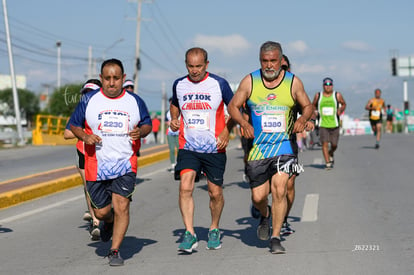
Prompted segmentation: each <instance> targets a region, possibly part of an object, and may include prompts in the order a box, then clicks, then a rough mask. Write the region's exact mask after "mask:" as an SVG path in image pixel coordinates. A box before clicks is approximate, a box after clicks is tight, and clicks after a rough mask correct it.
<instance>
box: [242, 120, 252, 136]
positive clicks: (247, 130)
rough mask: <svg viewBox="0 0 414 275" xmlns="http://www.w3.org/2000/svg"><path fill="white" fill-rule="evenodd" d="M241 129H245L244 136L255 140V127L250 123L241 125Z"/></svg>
mask: <svg viewBox="0 0 414 275" xmlns="http://www.w3.org/2000/svg"><path fill="white" fill-rule="evenodd" d="M240 127H242V128H243V136H244V137H245V138H247V139H253V138H254V129H253V126H252V125H250V123H245V124H244V125H243V126H241V125H240Z"/></svg>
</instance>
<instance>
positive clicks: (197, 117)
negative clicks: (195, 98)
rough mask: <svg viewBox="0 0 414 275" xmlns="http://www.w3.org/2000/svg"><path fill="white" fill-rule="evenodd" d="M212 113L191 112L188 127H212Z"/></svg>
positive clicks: (202, 128)
mask: <svg viewBox="0 0 414 275" xmlns="http://www.w3.org/2000/svg"><path fill="white" fill-rule="evenodd" d="M209 125H210V114H209V113H195V114H190V116H189V118H188V119H187V128H190V129H197V130H209V129H210V126H209Z"/></svg>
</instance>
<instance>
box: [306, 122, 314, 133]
mask: <svg viewBox="0 0 414 275" xmlns="http://www.w3.org/2000/svg"><path fill="white" fill-rule="evenodd" d="M305 130H306V131H308V132H310V131H313V130H315V122H314V121H312V120H309V121H307V122H306V124H305Z"/></svg>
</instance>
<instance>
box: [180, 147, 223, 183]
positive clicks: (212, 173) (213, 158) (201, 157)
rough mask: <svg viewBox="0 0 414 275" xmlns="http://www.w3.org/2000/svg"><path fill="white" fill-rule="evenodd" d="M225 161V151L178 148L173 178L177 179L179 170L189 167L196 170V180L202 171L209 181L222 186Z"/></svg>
mask: <svg viewBox="0 0 414 275" xmlns="http://www.w3.org/2000/svg"><path fill="white" fill-rule="evenodd" d="M226 161H227V157H226V153H198V152H193V151H189V150H184V149H180V150H178V155H177V164H176V165H175V173H174V178H175V179H176V180H179V179H180V172H181V170H184V169H191V170H194V171H196V174H197V176H196V180H195V181H196V182H198V181H199V175H200V173H201V172H203V173H205V174H206V177H207V179H208V180H209V181H210V182H212V183H214V184H216V185H219V186H222V185H223V181H224V179H223V178H224V169H225V168H226Z"/></svg>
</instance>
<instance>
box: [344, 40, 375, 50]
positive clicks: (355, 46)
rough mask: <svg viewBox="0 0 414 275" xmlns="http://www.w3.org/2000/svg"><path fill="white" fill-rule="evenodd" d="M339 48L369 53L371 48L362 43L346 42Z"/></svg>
mask: <svg viewBox="0 0 414 275" xmlns="http://www.w3.org/2000/svg"><path fill="white" fill-rule="evenodd" d="M341 46H342V48H344V49H347V50H351V51H355V52H369V51H371V50H372V47H371V46H369V45H368V44H367V43H365V42H363V41H346V42H344V43H342V45H341Z"/></svg>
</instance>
